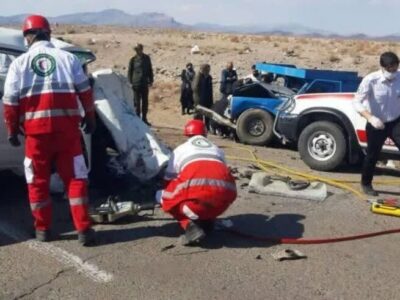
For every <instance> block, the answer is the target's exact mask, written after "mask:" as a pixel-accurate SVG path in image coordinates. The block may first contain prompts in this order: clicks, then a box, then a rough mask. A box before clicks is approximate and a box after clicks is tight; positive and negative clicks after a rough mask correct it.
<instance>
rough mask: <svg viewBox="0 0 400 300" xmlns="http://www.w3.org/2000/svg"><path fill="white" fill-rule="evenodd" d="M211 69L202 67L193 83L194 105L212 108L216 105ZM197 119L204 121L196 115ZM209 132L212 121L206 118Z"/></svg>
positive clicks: (204, 65) (206, 66) (205, 66)
mask: <svg viewBox="0 0 400 300" xmlns="http://www.w3.org/2000/svg"><path fill="white" fill-rule="evenodd" d="M210 71H211V67H210V65H209V64H203V65H201V66H200V71H199V72H198V73H197V74H196V76H195V78H194V82H193V92H194V94H193V95H194V104H195V106H196V105H201V106H204V107H206V108H211V107H212V105H213V103H214V96H213V86H212V80H213V79H212V76H211V75H210ZM194 118H195V119H203V117H202V116H201V115H198V114H196V115H195V117H194ZM204 122H205V124H206V127H207V130H209V129H210V120H209V118H207V117H204Z"/></svg>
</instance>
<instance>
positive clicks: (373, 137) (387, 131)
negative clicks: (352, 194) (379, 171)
mask: <svg viewBox="0 0 400 300" xmlns="http://www.w3.org/2000/svg"><path fill="white" fill-rule="evenodd" d="M365 130H366V133H367V140H368V145H367V155H366V156H365V158H364V163H363V167H362V174H361V184H363V185H370V184H371V183H372V178H373V177H374V171H375V165H376V162H377V161H378V158H379V154H380V153H381V150H382V147H383V144H384V143H385V141H386V139H387V138H388V137H390V138H391V139H392V140H393V142H394V143H395V145H396V146H397V148H399V149H400V118H398V119H396V120H394V121H392V122H388V123H385V128H384V129H382V130H379V129H375V128H374V127H373V126H372V125H371V124H369V123H367V126H366V128H365Z"/></svg>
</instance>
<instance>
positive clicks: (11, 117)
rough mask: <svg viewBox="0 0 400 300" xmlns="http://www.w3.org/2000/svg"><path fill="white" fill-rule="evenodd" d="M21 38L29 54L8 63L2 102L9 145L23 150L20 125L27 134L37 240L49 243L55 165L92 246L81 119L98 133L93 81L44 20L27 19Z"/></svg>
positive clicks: (80, 232) (80, 229)
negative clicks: (53, 39) (60, 45)
mask: <svg viewBox="0 0 400 300" xmlns="http://www.w3.org/2000/svg"><path fill="white" fill-rule="evenodd" d="M23 34H24V37H25V39H26V41H27V43H28V46H29V50H28V52H27V53H25V54H23V55H21V56H19V57H18V58H17V59H15V60H14V61H13V62H12V63H11V65H10V68H9V71H8V74H7V78H6V81H5V86H4V96H3V103H4V118H5V122H6V125H7V129H8V140H9V142H10V143H11V145H12V146H15V147H17V146H20V141H19V139H18V134H20V133H21V132H20V126H22V128H23V130H24V134H25V160H24V166H25V176H26V181H27V183H28V192H29V202H30V206H31V210H32V214H33V217H34V226H35V229H36V239H37V240H39V241H43V242H46V241H49V240H50V239H51V233H50V225H51V214H52V209H51V201H50V195H49V181H50V174H51V169H52V166H53V164H54V165H55V166H56V168H57V171H58V173H59V175H60V176H61V178H62V180H63V182H64V184H65V187H66V190H67V192H68V197H69V204H70V208H71V214H72V218H73V222H74V225H75V228H76V230H77V231H78V240H79V242H80V243H81V244H83V245H84V246H87V245H90V244H92V243H93V242H94V231H93V229H91V222H90V219H89V215H88V198H87V197H88V193H87V174H88V171H87V168H86V164H85V159H84V156H83V154H82V147H81V134H80V129H79V126H80V123H81V122H82V121H83V123H84V126H85V131H86V132H87V133H92V132H93V131H94V130H95V125H96V124H95V112H94V104H93V96H92V90H91V88H90V85H89V80H88V78H87V76H86V75H85V74H84V71H83V68H82V65H81V63H80V61H79V59H78V58H77V57H76V56H75V55H73V54H71V53H69V52H66V51H63V50H61V49H57V48H55V47H54V46H53V44H52V43H51V42H50V35H51V31H50V26H49V22H48V21H47V19H46V18H44V17H42V16H39V15H31V16H29V17H27V18H26V19H25V22H24V25H23ZM78 98H79V100H80V103H81V106H82V107H83V110H84V118H83V120H82V117H81V112H80V108H79V104H78Z"/></svg>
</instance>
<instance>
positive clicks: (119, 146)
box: [0, 28, 169, 181]
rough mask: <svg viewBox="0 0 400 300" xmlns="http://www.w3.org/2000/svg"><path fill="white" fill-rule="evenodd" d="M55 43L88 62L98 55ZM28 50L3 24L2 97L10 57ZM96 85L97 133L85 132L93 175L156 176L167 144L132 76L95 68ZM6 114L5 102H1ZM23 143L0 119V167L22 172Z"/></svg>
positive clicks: (165, 156) (0, 56)
mask: <svg viewBox="0 0 400 300" xmlns="http://www.w3.org/2000/svg"><path fill="white" fill-rule="evenodd" d="M52 43H53V44H54V45H55V46H56V47H58V48H61V49H64V50H66V51H69V52H71V53H74V54H75V55H76V56H78V58H79V59H80V60H81V62H82V65H87V64H89V63H90V62H92V61H94V60H95V59H96V57H95V55H94V54H93V53H92V52H91V51H90V50H87V49H83V48H80V47H76V46H74V45H71V44H69V43H66V42H64V41H62V40H59V39H52ZM26 50H27V48H26V46H25V43H24V38H23V36H22V34H21V32H20V31H19V30H13V29H8V28H0V98H2V96H3V91H4V81H5V77H6V74H7V70H8V67H9V65H10V63H11V62H12V61H13V60H14V59H15V58H16V57H18V56H19V55H21V54H22V53H24V52H25V51H26ZM92 78H93V91H94V98H95V107H96V114H97V120H98V129H96V132H95V133H94V134H93V136H87V135H83V138H82V140H83V141H84V149H85V153H86V159H87V163H88V165H89V168H90V169H91V174H90V178H91V175H93V177H94V178H95V177H97V179H98V178H99V177H102V176H106V175H108V174H110V171H109V170H111V173H112V172H114V173H117V175H121V174H127V173H128V174H131V175H133V176H134V177H135V178H137V179H139V180H140V181H146V180H148V179H150V178H153V177H154V176H156V175H157V174H158V173H159V172H160V170H161V169H162V168H163V167H164V166H165V165H166V163H167V162H168V159H169V150H168V149H167V148H166V147H164V146H163V145H162V144H160V143H159V142H158V141H157V140H156V138H155V137H154V136H153V134H152V133H151V131H150V129H149V128H148V127H147V126H146V125H145V124H144V123H143V122H142V121H141V119H140V118H138V117H137V116H136V114H135V112H134V110H133V101H132V100H133V95H132V90H131V88H130V87H129V84H128V81H127V80H126V78H124V77H123V76H121V75H118V74H116V73H114V72H113V71H112V70H103V71H97V72H94V73H93V76H92ZM0 114H1V115H3V105H0ZM23 157H24V149H23V147H18V148H14V147H12V146H11V145H10V144H9V143H8V140H7V132H6V128H5V124H4V122H0V170H12V171H13V172H15V173H17V174H23V163H22V162H23Z"/></svg>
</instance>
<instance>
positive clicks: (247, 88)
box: [233, 84, 276, 98]
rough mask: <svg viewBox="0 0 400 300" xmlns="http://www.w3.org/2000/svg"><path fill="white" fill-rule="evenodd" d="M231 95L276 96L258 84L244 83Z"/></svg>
mask: <svg viewBox="0 0 400 300" xmlns="http://www.w3.org/2000/svg"><path fill="white" fill-rule="evenodd" d="M233 95H234V96H239V97H252V98H276V97H275V96H274V95H273V94H272V93H271V92H269V91H268V90H267V89H265V88H263V87H262V86H260V85H259V84H250V85H244V86H242V87H240V88H238V89H237V90H235V92H234V94H233Z"/></svg>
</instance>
